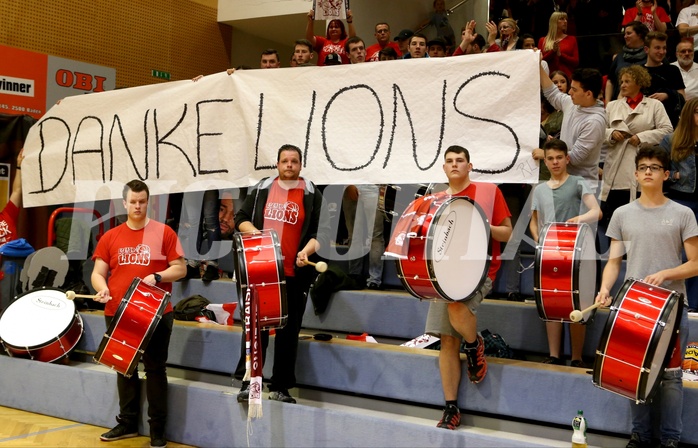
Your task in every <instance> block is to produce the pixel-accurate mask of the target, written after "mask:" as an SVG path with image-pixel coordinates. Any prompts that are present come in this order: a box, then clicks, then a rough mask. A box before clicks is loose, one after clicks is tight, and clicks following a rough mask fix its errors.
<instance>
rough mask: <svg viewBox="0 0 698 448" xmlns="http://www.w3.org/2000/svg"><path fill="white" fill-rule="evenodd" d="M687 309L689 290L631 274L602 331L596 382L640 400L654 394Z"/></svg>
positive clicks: (597, 384)
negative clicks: (685, 298) (685, 294)
mask: <svg viewBox="0 0 698 448" xmlns="http://www.w3.org/2000/svg"><path fill="white" fill-rule="evenodd" d="M682 310H683V294H678V293H676V292H674V291H670V290H668V289H664V288H661V287H659V286H653V285H649V284H647V283H644V282H641V281H639V280H634V279H628V280H626V281H625V283H624V284H623V287H622V288H621V289H620V291H618V294H616V297H615V298H614V299H613V305H611V312H610V313H609V315H608V321H606V326H605V327H604V330H603V333H601V341H600V342H599V347H598V349H597V350H596V361H595V362H594V372H593V375H592V381H593V382H594V384H595V385H596V386H598V387H600V388H601V389H605V390H608V391H610V392H615V393H617V394H619V395H622V396H624V397H626V398H629V399H631V400H634V401H635V402H636V403H644V402H646V401H647V400H649V399H650V398H651V397H652V395H653V394H654V393H655V392H656V390H657V387H658V386H659V382H660V380H661V378H662V372H664V369H665V368H666V366H667V364H669V360H670V359H671V357H672V356H671V355H672V351H673V350H671V348H673V347H676V342H677V339H678V330H679V324H680V323H681V322H680V321H681V313H682ZM679 352H680V349H679ZM679 365H680V364H679Z"/></svg>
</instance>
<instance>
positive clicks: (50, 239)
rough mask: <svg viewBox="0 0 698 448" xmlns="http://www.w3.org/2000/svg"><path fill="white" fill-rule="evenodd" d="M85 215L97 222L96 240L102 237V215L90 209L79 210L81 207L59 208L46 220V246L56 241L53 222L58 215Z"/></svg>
mask: <svg viewBox="0 0 698 448" xmlns="http://www.w3.org/2000/svg"><path fill="white" fill-rule="evenodd" d="M66 212H68V213H86V214H91V215H93V216H94V217H95V218H97V219H98V220H99V231H98V232H97V240H99V238H100V237H101V236H102V235H104V223H103V222H102V221H101V218H102V215H101V214H100V213H99V212H98V211H97V210H93V209H91V208H81V207H59V208H57V209H56V210H54V212H53V213H51V217H50V218H49V220H48V245H49V246H53V243H54V242H55V240H56V231H55V228H54V227H55V221H56V218H57V217H58V215H59V214H61V213H66Z"/></svg>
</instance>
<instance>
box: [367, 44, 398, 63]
mask: <svg viewBox="0 0 698 448" xmlns="http://www.w3.org/2000/svg"><path fill="white" fill-rule="evenodd" d="M386 47H391V48H392V49H393V50H395V52H396V53H397V57H398V58H401V57H402V52H401V51H400V45H398V44H397V42H388V43H387V44H386V45H385V47H381V45H380V44H377V43H376V44H373V45H371V46H370V47H368V48H367V49H366V62H377V61H378V58H379V57H380V52H381V50H382V49H383V48H386Z"/></svg>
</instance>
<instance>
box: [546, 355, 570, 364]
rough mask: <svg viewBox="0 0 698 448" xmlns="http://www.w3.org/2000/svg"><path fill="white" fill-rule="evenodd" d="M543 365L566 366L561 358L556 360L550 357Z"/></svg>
mask: <svg viewBox="0 0 698 448" xmlns="http://www.w3.org/2000/svg"><path fill="white" fill-rule="evenodd" d="M543 364H552V365H554V366H564V365H565V362H564V361H563V360H561V359H560V358H556V357H554V356H548V357H547V358H545V359H544V360H543Z"/></svg>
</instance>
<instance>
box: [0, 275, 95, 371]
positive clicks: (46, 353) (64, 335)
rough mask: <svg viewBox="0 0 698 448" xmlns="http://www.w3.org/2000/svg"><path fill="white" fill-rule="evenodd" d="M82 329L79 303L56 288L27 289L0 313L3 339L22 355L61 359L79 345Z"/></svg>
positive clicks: (8, 347) (7, 348)
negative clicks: (76, 307)
mask: <svg viewBox="0 0 698 448" xmlns="http://www.w3.org/2000/svg"><path fill="white" fill-rule="evenodd" d="M82 332H83V325H82V318H81V317H80V314H79V313H78V312H77V311H76V310H75V304H74V303H73V301H72V300H69V299H68V298H67V297H66V296H65V292H63V291H61V290H60V289H56V288H42V289H39V290H35V291H29V292H27V293H24V294H22V295H21V296H19V297H17V299H16V300H15V301H14V302H12V303H11V304H10V306H8V307H7V309H6V310H5V312H4V313H2V316H0V341H1V342H2V345H3V347H4V348H5V351H6V352H7V354H8V355H10V356H15V357H18V358H30V359H36V360H37V361H43V362H54V361H58V360H60V359H62V358H64V357H65V356H67V355H68V354H69V353H70V351H71V350H72V349H73V348H75V346H76V345H77V344H78V341H79V340H80V337H81V336H82Z"/></svg>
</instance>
